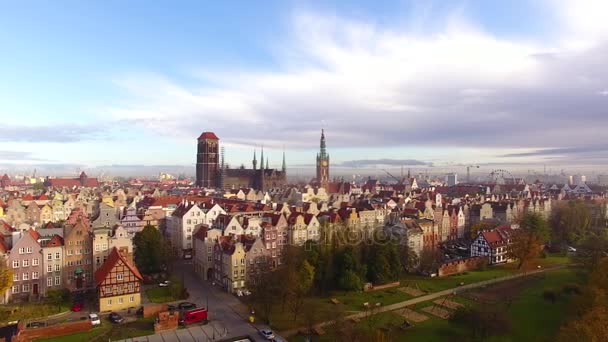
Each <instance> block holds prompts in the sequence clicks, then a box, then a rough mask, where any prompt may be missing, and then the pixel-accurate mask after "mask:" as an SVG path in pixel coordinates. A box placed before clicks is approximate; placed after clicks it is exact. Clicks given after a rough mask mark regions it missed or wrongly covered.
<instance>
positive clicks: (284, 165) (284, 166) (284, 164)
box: [281, 150, 287, 173]
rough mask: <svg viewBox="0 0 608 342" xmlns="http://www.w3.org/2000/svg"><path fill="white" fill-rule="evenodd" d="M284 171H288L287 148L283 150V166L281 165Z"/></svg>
mask: <svg viewBox="0 0 608 342" xmlns="http://www.w3.org/2000/svg"><path fill="white" fill-rule="evenodd" d="M281 170H282V171H283V173H285V172H286V171H287V163H285V150H283V167H281Z"/></svg>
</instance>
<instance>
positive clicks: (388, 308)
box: [280, 265, 568, 338]
mask: <svg viewBox="0 0 608 342" xmlns="http://www.w3.org/2000/svg"><path fill="white" fill-rule="evenodd" d="M566 267H568V265H559V266H554V267H549V268H544V269H540V270H534V271H528V272H523V273H518V274H513V275H509V276H505V277H500V278H495V279H489V280H484V281H480V282H477V283H472V284H468V285H462V286H458V287H454V288H451V289H447V290H443V291H439V292H434V293H431V294H428V295H426V296H421V297H416V298H412V299H409V300H406V301H403V302H399V303H395V304H390V305H385V306H382V307H380V308H378V309H377V310H374V311H373V313H371V314H372V315H375V314H379V313H381V312H387V311H395V310H399V309H403V308H405V307H408V306H410V305H415V304H418V303H422V302H427V301H431V300H433V299H437V298H439V297H443V296H448V295H452V294H457V293H460V292H463V291H467V290H470V289H474V288H478V287H484V286H487V285H491V284H495V283H500V282H503V281H508V280H512V279H517V278H522V277H528V276H531V275H534V274H539V273H543V272H549V271H554V270H557V269H561V268H566ZM369 315H370V313H369V312H365V311H362V312H358V313H356V314H353V315H350V316H346V317H345V320H353V319H362V318H365V317H367V316H369ZM334 323H335V321H327V322H322V323H319V324H317V325H315V326H314V327H315V328H323V327H326V326H329V325H332V324H334ZM300 330H306V328H304V327H300V328H296V329H291V330H287V331H282V332H280V334H281V336H284V337H286V338H289V337H291V336H294V335H296V334H297V333H298V331H300Z"/></svg>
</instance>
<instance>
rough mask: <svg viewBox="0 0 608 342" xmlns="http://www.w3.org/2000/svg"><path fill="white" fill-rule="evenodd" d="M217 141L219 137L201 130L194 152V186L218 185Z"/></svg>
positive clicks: (212, 186) (213, 186)
mask: <svg viewBox="0 0 608 342" xmlns="http://www.w3.org/2000/svg"><path fill="white" fill-rule="evenodd" d="M219 141H220V139H219V138H218V137H217V135H215V133H213V132H203V133H202V134H201V136H200V137H198V148H197V153H196V186H198V187H203V188H215V187H218V186H219V184H218V178H219V172H220V166H219V162H220V161H219V159H220V158H219Z"/></svg>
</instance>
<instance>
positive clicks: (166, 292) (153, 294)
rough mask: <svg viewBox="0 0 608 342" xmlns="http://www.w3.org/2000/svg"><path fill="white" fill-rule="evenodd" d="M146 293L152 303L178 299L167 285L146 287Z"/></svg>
mask: <svg viewBox="0 0 608 342" xmlns="http://www.w3.org/2000/svg"><path fill="white" fill-rule="evenodd" d="M146 295H147V296H148V299H149V300H150V301H151V302H152V303H167V302H174V301H176V300H178V299H179V298H176V297H174V296H173V295H172V294H171V290H170V289H169V288H168V287H153V288H150V289H147V290H146Z"/></svg>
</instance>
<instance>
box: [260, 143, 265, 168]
mask: <svg viewBox="0 0 608 342" xmlns="http://www.w3.org/2000/svg"><path fill="white" fill-rule="evenodd" d="M260 163H261V164H262V165H260V169H261V170H264V146H262V153H261V157H260Z"/></svg>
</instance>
